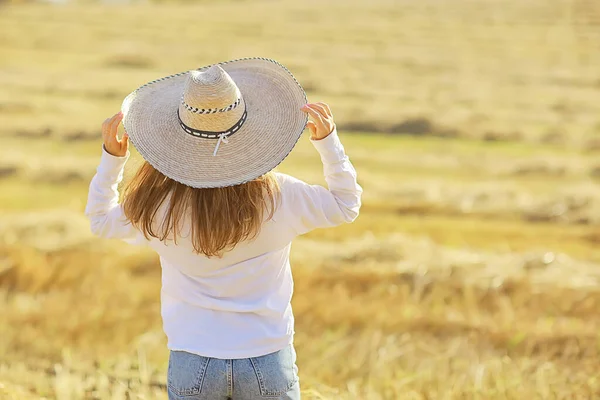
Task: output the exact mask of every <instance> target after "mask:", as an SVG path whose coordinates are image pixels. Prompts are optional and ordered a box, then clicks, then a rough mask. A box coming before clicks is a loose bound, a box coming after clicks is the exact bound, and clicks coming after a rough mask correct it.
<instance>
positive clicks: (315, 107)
mask: <svg viewBox="0 0 600 400" xmlns="http://www.w3.org/2000/svg"><path fill="white" fill-rule="evenodd" d="M301 110H302V111H304V112H305V113H307V114H308V116H309V118H310V119H311V121H308V122H307V124H306V126H307V127H308V129H309V130H310V138H311V140H321V139H325V138H326V137H327V136H329V134H330V133H331V132H333V130H334V129H335V123H334V122H333V115H331V110H330V109H329V106H328V105H327V104H325V103H314V104H311V103H309V104H306V105H304V106H303V107H302V108H301Z"/></svg>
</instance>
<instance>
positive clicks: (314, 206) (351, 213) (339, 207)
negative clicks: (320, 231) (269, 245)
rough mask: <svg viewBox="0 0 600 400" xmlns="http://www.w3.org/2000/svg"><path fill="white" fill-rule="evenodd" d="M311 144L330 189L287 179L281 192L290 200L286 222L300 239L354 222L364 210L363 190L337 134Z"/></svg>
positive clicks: (290, 178) (288, 177) (287, 177)
mask: <svg viewBox="0 0 600 400" xmlns="http://www.w3.org/2000/svg"><path fill="white" fill-rule="evenodd" d="M311 142H312V144H313V146H314V147H315V148H316V149H317V151H318V152H319V154H320V156H321V161H322V163H323V173H324V175H325V181H326V182H327V186H328V189H325V188H324V187H323V186H321V185H309V184H307V183H305V182H303V181H301V180H299V179H296V178H293V177H291V176H286V177H285V180H284V182H285V183H284V188H283V190H282V191H283V193H284V196H286V197H288V199H287V200H286V201H287V207H286V208H287V211H288V212H287V214H288V215H286V218H287V220H288V221H290V223H291V224H292V227H293V229H294V232H295V233H296V234H297V235H302V234H304V233H307V232H309V231H311V230H313V229H317V228H327V227H333V226H337V225H341V224H342V223H347V222H352V221H354V220H355V219H356V217H358V212H359V209H360V206H361V194H362V191H363V190H362V188H361V187H360V185H359V184H358V182H357V180H356V170H355V169H354V167H353V165H352V164H351V163H350V159H349V158H348V156H347V155H346V153H345V151H344V146H342V143H341V142H340V139H339V137H338V134H337V131H335V130H334V131H333V132H332V133H331V134H329V136H327V137H326V138H324V139H321V140H311Z"/></svg>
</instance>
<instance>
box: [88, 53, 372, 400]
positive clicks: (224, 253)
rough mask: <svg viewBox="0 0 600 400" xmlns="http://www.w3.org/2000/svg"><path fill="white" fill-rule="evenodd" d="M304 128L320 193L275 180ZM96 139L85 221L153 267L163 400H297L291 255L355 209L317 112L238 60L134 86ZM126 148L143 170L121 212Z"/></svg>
mask: <svg viewBox="0 0 600 400" xmlns="http://www.w3.org/2000/svg"><path fill="white" fill-rule="evenodd" d="M121 122H122V123H123V126H124V128H125V134H124V135H123V136H122V137H121V138H119V137H118V134H117V128H118V126H119V124H120V123H121ZM305 128H308V130H309V131H310V141H311V142H312V144H313V145H314V147H315V149H316V150H317V151H318V153H319V155H320V158H321V161H322V164H323V172H324V175H325V180H326V182H327V186H328V188H324V187H322V186H320V185H310V184H307V183H305V182H303V181H301V180H299V179H296V178H294V177H292V176H289V175H285V174H281V173H277V172H274V169H275V167H276V166H277V165H279V164H280V163H281V162H282V161H283V160H284V159H285V158H286V157H287V155H288V154H289V153H290V152H291V150H292V149H293V147H294V146H295V144H296V143H297V141H298V140H299V138H300V136H301V134H302V132H303V131H304V129H305ZM102 133H103V142H104V143H103V148H102V155H101V161H100V165H99V166H98V169H97V173H96V175H95V176H94V178H93V179H92V182H91V184H90V191H89V196H88V203H87V207H86V215H87V216H88V218H89V219H90V221H91V229H92V231H93V232H94V233H95V234H96V235H98V236H101V237H106V238H119V239H122V240H124V241H125V242H128V243H131V244H138V245H146V246H149V247H151V248H152V249H153V250H154V251H156V253H158V255H159V257H160V263H161V267H162V289H161V314H162V319H163V328H164V331H165V334H166V336H167V339H168V349H169V350H170V357H169V368H168V376H167V388H168V396H169V399H188V400H191V399H224V400H225V399H234V400H238V399H239V400H254V399H263V398H269V399H294V400H295V399H300V384H299V377H298V368H297V366H296V352H295V349H294V345H293V338H294V316H293V312H292V307H291V298H292V293H293V279H292V271H291V266H290V262H289V255H290V249H291V243H292V241H293V239H294V238H295V237H297V236H299V235H302V234H304V233H307V232H309V231H311V230H313V229H316V228H326V227H334V226H337V225H340V224H343V223H348V222H352V221H354V220H355V219H356V217H357V216H358V212H359V208H360V204H361V202H360V197H361V193H362V189H361V187H360V186H359V185H358V183H357V181H356V172H355V170H354V168H353V166H352V164H351V163H350V161H349V159H348V157H347V155H346V154H345V151H344V148H343V146H342V144H341V142H340V139H339V137H338V134H337V130H336V127H335V123H334V121H333V116H332V113H331V110H330V108H329V106H328V105H327V104H325V103H314V104H307V101H306V96H305V93H304V91H303V90H302V87H301V86H300V84H299V83H298V82H297V81H296V80H295V79H294V77H293V76H292V74H291V73H290V72H289V71H288V70H287V69H286V68H285V67H283V66H282V65H281V64H279V63H277V62H276V61H273V60H269V59H263V58H252V59H242V60H236V61H229V62H225V63H220V64H215V65H211V66H207V67H203V68H199V69H197V70H192V71H187V72H183V73H180V74H176V75H171V76H168V77H165V78H161V79H158V80H156V81H152V82H150V83H148V84H146V85H143V86H141V87H140V88H138V89H136V90H135V91H134V92H132V93H131V94H130V95H129V96H128V97H127V98H126V99H125V101H124V102H123V105H122V109H121V112H120V113H118V114H116V115H115V116H113V117H112V118H109V119H107V120H106V121H105V122H104V124H103V126H102ZM130 141H131V143H132V144H133V145H134V146H135V147H136V149H137V150H138V152H139V153H140V154H141V156H142V157H143V158H144V160H145V161H144V164H143V165H142V166H141V168H139V170H138V171H137V172H136V174H135V175H134V177H133V178H132V179H131V180H130V181H129V182H127V184H126V185H125V188H124V191H123V196H122V201H121V202H120V203H119V192H118V190H117V187H118V184H119V183H120V182H121V180H122V178H123V169H124V166H125V164H126V162H127V159H128V157H129V142H130Z"/></svg>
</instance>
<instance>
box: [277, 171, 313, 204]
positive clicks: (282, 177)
mask: <svg viewBox="0 0 600 400" xmlns="http://www.w3.org/2000/svg"><path fill="white" fill-rule="evenodd" d="M275 176H276V177H277V182H278V183H279V189H280V191H281V194H282V195H283V197H284V198H287V199H293V198H295V197H297V196H299V195H301V194H302V193H303V192H305V191H307V190H309V187H310V185H309V184H307V183H306V182H304V181H303V180H300V179H298V178H296V177H293V176H291V175H288V174H283V173H280V172H276V173H275Z"/></svg>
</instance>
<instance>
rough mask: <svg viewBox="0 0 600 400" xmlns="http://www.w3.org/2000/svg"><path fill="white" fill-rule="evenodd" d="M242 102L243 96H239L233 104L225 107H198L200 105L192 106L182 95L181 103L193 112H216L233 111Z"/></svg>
mask: <svg viewBox="0 0 600 400" xmlns="http://www.w3.org/2000/svg"><path fill="white" fill-rule="evenodd" d="M241 102H242V98H241V97H238V99H237V100H236V101H235V102H233V103H232V104H230V105H228V106H227V107H223V108H198V107H192V106H190V105H189V104H188V103H186V102H185V100H184V99H183V97H181V105H183V106H184V107H185V108H186V110H188V111H190V112H193V113H195V114H215V113H219V112H226V111H231V110H233V109H234V108H236V107H237V106H239V105H240V103H241Z"/></svg>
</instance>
